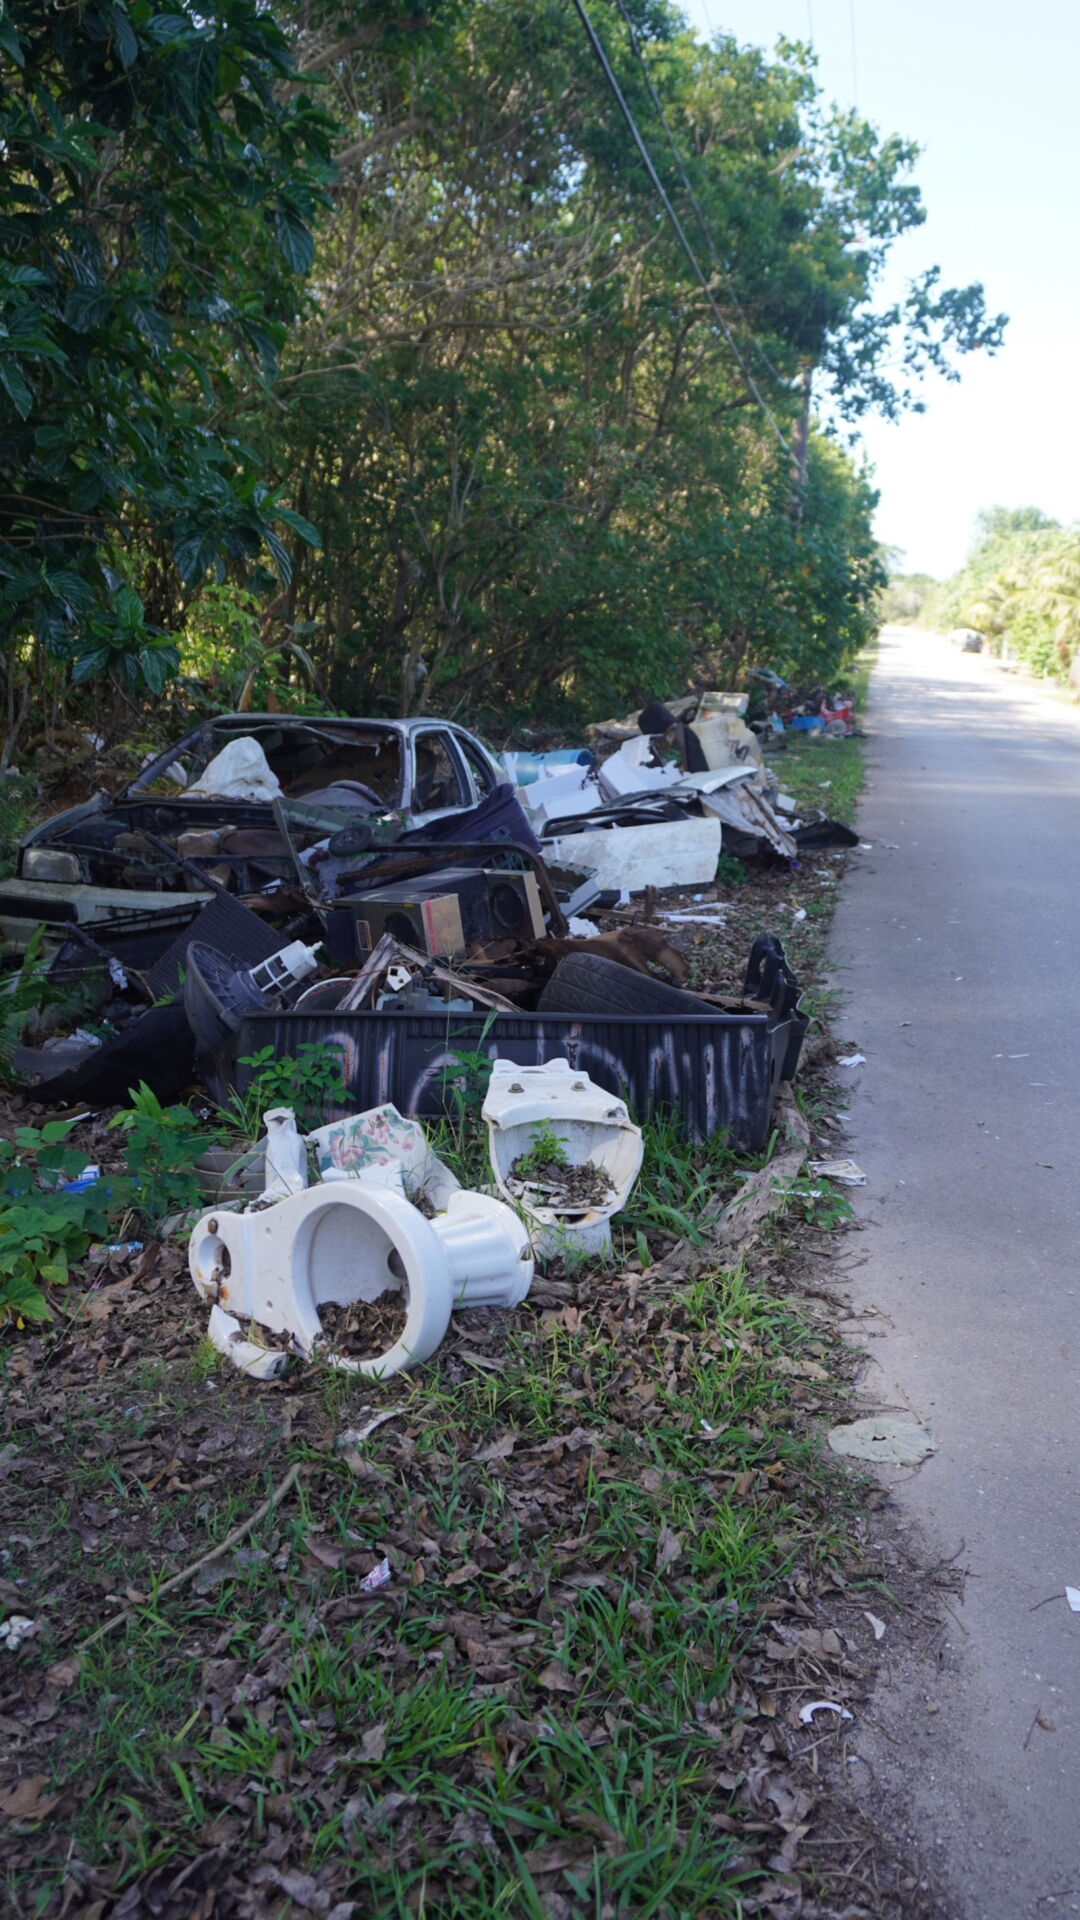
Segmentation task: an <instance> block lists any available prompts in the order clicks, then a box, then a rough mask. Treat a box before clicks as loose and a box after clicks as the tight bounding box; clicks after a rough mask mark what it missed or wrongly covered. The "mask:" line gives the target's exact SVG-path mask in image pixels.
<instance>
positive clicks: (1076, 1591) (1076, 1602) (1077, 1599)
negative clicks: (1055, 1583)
mask: <svg viewBox="0 0 1080 1920" xmlns="http://www.w3.org/2000/svg"><path fill="white" fill-rule="evenodd" d="M1065 1598H1066V1600H1067V1601H1068V1603H1069V1605H1070V1607H1071V1608H1072V1610H1073V1612H1074V1613H1080V1587H1066V1589H1065Z"/></svg>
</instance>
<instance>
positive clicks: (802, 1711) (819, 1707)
mask: <svg viewBox="0 0 1080 1920" xmlns="http://www.w3.org/2000/svg"><path fill="white" fill-rule="evenodd" d="M815 1713H838V1714H839V1715H840V1718H841V1720H853V1719H854V1717H855V1716H854V1714H851V1713H849V1712H848V1710H847V1708H846V1707H842V1706H841V1705H840V1702H839V1700H808V1701H807V1703H806V1705H805V1707H800V1708H799V1719H800V1720H801V1721H802V1723H803V1726H804V1727H808V1726H809V1725H810V1722H811V1720H812V1719H813V1717H814V1715H815Z"/></svg>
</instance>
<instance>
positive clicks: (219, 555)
mask: <svg viewBox="0 0 1080 1920" xmlns="http://www.w3.org/2000/svg"><path fill="white" fill-rule="evenodd" d="M590 13H591V17H592V19H593V21H594V23H595V27H596V31H597V33H598V34H599V36H600V39H601V42H602V44H603V46H604V47H605V49H606V52H607V55H608V58H609V60H610V62H611V65H612V68H613V70H614V73H615V75H616V76H617V80H618V84H619V85H620V87H621V89H622V91H623V94H624V96H625V99H626V102H627V104H628V107H629V109H630V112H631V113H632V115H633V116H634V119H635V121H636V124H637V126H638V128H639V129H640V131H641V135H642V138H643V140H644V142H645V144H646V146H647V148H648V150H649V152H650V154H651V156H652V159H653V161H654V163H655V166H656V168H657V170H658V172H659V174H660V176H661V179H662V182H663V185H664V187H665V189H666V191H667V193H668V194H669V196H670V198H671V201H672V204H673V205H674V206H675V207H676V208H677V210H678V214H679V217H680V219H681V220H682V222H683V225H684V227H685V230H686V232H687V234H688V235H689V237H690V242H691V246H692V248H693V249H694V251H695V253H696V256H697V259H698V261H699V262H700V265H701V268H702V271H703V276H704V279H705V280H706V282H707V286H703V285H702V284H701V281H700V280H699V279H698V278H697V277H695V274H694V273H693V272H692V271H691V268H690V266H689V265H688V262H687V260H686V258H685V257H684V253H683V251H682V249H681V247H680V244H679V241H678V239H677V237H676V235H675V233H674V232H673V230H672V227H671V225H670V223H669V221H668V219H667V217H666V215H665V212H664V209H663V206H662V204H661V201H660V199H659V198H658V195H657V192H656V186H655V182H654V181H653V179H651V178H650V175H649V172H648V170H647V168H646V166H645V164H644V162H643V160H642V157H641V153H640V151H639V150H638V148H637V147H636V146H635V144H634V142H633V140H632V138H631V135H630V132H629V129H628V127H627V126H626V124H625V121H624V119H623V117H622V115H621V113H620V110H619V107H618V104H617V102H616V100H615V99H614V97H613V94H612V92H611V90H610V88H609V86H608V82H607V79H606V77H605V75H604V73H603V71H602V70H601V68H600V66H599V64H598V63H597V62H596V60H595V59H594V58H593V57H592V53H591V51H590V46H589V43H588V41H587V39H586V37H585V34H584V32H583V30H582V26H581V22H580V20H579V19H578V16H577V14H576V13H575V12H574V10H573V7H572V6H571V5H570V0H529V3H528V4H526V3H525V0H366V4H364V5H362V6H360V7H359V8H356V9H354V10H353V11H352V12H351V13H349V14H348V15H344V16H343V15H342V14H341V13H340V12H339V11H338V10H335V9H332V8H329V7H327V6H326V4H325V0H285V3H283V4H278V5H275V7H274V8H273V10H272V11H271V10H269V9H268V8H267V7H266V6H263V5H258V4H254V3H253V0H229V3H228V4H227V5H225V6H220V7H212V8H210V9H209V10H206V9H200V10H199V11H198V12H196V11H195V10H194V9H190V8H187V7H185V6H184V5H183V4H178V3H177V0H172V4H171V5H170V6H169V7H168V8H167V9H166V10H165V11H161V12H154V11H151V9H150V7H149V4H148V0H129V4H125V3H124V0H115V3H114V0H90V4H88V5H86V6H84V7H81V8H80V9H79V10H77V11H74V12H70V13H69V12H67V11H63V12H60V13H57V12H56V10H54V9H49V8H47V7H46V6H45V5H44V0H14V4H13V6H12V7H10V8H9V9H8V11H7V12H5V13H4V14H3V16H2V22H3V24H2V26H0V48H2V52H0V60H2V62H3V69H2V81H3V88H2V91H0V122H2V137H3V138H4V140H5V143H6V147H7V151H8V153H9V155H10V156H11V158H12V160H13V162H14V165H13V166H12V167H10V168H9V172H8V175H7V178H6V182H5V185H4V187H3V188H0V199H2V204H0V288H2V289H3V294H2V297H3V299H4V301H5V303H6V304H5V306H4V309H3V314H4V320H5V324H6V327H7V332H6V334H3V335H0V488H2V490H3V492H2V497H0V623H2V624H0V641H3V639H4V638H5V637H6V640H7V643H8V646H9V650H10V649H11V648H15V649H16V650H17V649H18V647H19V646H20V645H23V646H25V644H26V636H27V635H28V634H32V635H33V636H34V643H35V644H36V645H37V646H38V647H39V648H42V649H44V650H45V652H46V653H47V654H48V655H50V656H55V657H57V658H59V659H60V660H61V661H63V662H67V663H70V665H71V666H72V667H73V670H74V673H75V675H76V676H77V677H85V676H90V675H93V674H100V673H101V672H102V671H104V670H106V669H107V668H109V667H110V665H113V664H115V665H117V666H118V667H119V669H120V671H121V673H122V674H123V675H124V676H126V679H127V681H128V683H129V684H130V685H135V684H136V683H137V682H138V680H139V679H140V677H141V678H142V680H144V681H145V682H147V683H148V684H149V685H150V686H151V687H152V688H160V687H161V686H162V685H163V684H164V682H165V681H166V679H167V678H168V677H169V676H170V675H172V674H173V673H174V671H175V660H176V655H175V651H174V648H175V645H176V643H177V641H178V640H180V641H182V642H183V644H184V646H185V648H186V651H185V655H184V658H185V661H186V662H187V663H189V664H190V662H191V661H193V660H196V659H198V660H203V661H204V660H205V658H206V655H207V651H208V647H209V646H210V644H211V642H210V638H209V636H210V635H211V634H213V635H221V636H226V637H224V638H222V641H221V644H220V647H219V653H218V683H219V687H220V689H221V691H222V693H223V695H224V694H226V693H227V692H228V690H229V687H230V686H231V685H233V684H239V683H240V681H241V680H242V681H243V683H244V684H245V685H247V684H249V683H250V679H251V674H252V671H253V668H252V660H253V658H256V659H257V658H258V657H259V656H260V649H264V650H265V657H266V659H267V661H269V660H270V658H271V654H270V651H269V650H270V649H271V648H274V649H276V651H275V652H274V654H273V656H272V657H273V660H274V662H275V663H277V664H276V665H275V668H274V669H273V670H274V671H276V672H278V673H280V672H283V671H284V672H292V671H294V670H296V666H295V663H296V662H297V660H298V659H300V658H301V657H302V658H303V659H304V660H308V661H310V663H311V665H312V670H313V672H314V673H315V674H316V675H317V676H318V677H319V678H320V681H321V683H322V684H324V685H325V686H326V688H327V689H328V691H329V695H330V697H331V698H332V700H333V701H335V702H336V703H338V704H340V705H341V706H343V707H345V708H348V709H351V710H353V711H357V710H362V709H365V708H367V709H372V710H375V711H380V710H381V711H389V710H402V711H410V710H413V709H415V708H417V707H421V706H432V707H438V708H441V709H442V710H444V711H455V712H464V713H468V714H470V715H471V716H472V717H473V718H476V719H479V720H481V721H483V720H487V721H488V723H489V724H491V725H493V726H495V725H502V724H503V723H504V722H509V723H512V722H516V721H517V722H519V721H521V720H523V719H526V718H531V719H537V718H539V719H541V720H543V721H551V722H555V723H557V722H559V721H565V720H569V719H570V718H571V717H574V716H577V717H580V716H581V715H582V714H584V713H586V712H587V711H588V710H589V708H590V707H595V706H596V705H597V704H599V705H600V706H606V705H609V704H612V703H615V704H618V703H620V702H623V703H626V702H629V701H630V700H631V699H633V698H636V697H641V698H644V697H646V695H648V694H650V693H653V692H657V691H662V690H665V689H668V690H670V689H671V688H672V687H673V686H674V685H676V684H678V683H679V682H680V681H682V680H684V679H685V678H686V677H687V676H688V675H690V674H693V673H696V674H698V675H699V676H700V677H703V678H707V679H712V680H716V679H726V678H730V677H731V676H732V675H737V674H738V673H739V672H740V671H741V670H742V669H744V668H745V667H746V666H748V665H750V664H752V663H754V662H755V661H756V662H760V663H768V664H771V665H773V666H775V667H777V668H779V669H780V670H781V671H784V672H787V673H793V674H804V673H805V674H809V675H812V676H814V677H816V678H817V677H820V678H827V677H828V676H829V675H830V674H831V673H832V672H834V671H835V670H837V669H838V668H839V667H840V666H841V665H842V663H843V661H844V659H845V658H846V657H847V656H848V655H849V654H850V653H851V651H852V650H853V649H854V648H855V647H856V646H857V645H858V643H859V642H860V641H861V640H862V639H863V638H864V637H865V635H866V633H867V632H868V630H869V627H870V624H871V621H872V618H873V613H872V608H873V596H874V593H875V590H876V588H877V586H878V585H879V583H880V579H881V569H880V564H879V561H878V557H877V551H876V548H875V545H874V542H873V539H872V535H871V517H872V511H873V505H874V494H873V489H872V484H871V480H870V477H869V476H868V475H867V474H866V473H865V472H864V471H863V470H862V468H861V467H860V465H859V463H858V460H857V459H856V458H853V457H852V455H851V454H850V453H849V452H848V451H846V450H845V448H844V447H843V445H842V443H841V440H840V438H839V437H838V434H837V431H836V427H835V423H840V422H842V421H843V420H845V419H846V420H850V421H857V420H858V419H859V418H860V417H861V416H862V415H863V414H864V413H865V412H866V411H867V410H868V409H871V408H875V409H879V410H883V411H884V412H886V413H888V414H896V413H898V412H899V411H901V410H902V409H903V408H904V407H905V406H908V405H913V404H918V390H917V383H918V379H919V377H920V375H921V374H922V373H923V372H924V371H926V370H927V369H928V368H937V369H938V370H940V371H944V372H946V373H947V374H949V375H955V373H956V369H957V361H958V358H959V357H961V356H962V355H963V354H965V353H967V352H970V351H973V350H976V349H988V350H993V348H994V346H995V345H996V344H997V343H998V341H999V340H1000V337H1001V331H1002V326H1003V321H1002V320H1001V319H1000V318H998V319H991V318H990V317H988V315H987V313H986V311H985V306H984V302H983V296H982V290H981V288H978V287H969V288H966V289H960V290H957V289H948V288H943V287H942V285H941V282H940V276H939V275H938V274H937V273H936V271H935V272H934V273H932V274H930V275H928V276H925V277H924V278H923V280H922V281H921V282H919V283H918V285H916V286H915V287H913V288H912V289H911V290H910V293H909V295H908V296H907V297H906V298H905V299H904V300H901V301H899V302H897V303H895V304H894V305H893V306H892V307H890V308H887V309H885V310H881V309H880V307H879V305H878V304H877V301H876V288H877V285H878V282H879V279H880V275H881V272H882V269H883V266H884V262H885V259H886V257H887V254H888V249H889V247H890V245H891V244H892V242H893V240H894V239H895V238H896V237H897V236H898V235H899V234H901V233H903V232H905V231H907V230H908V229H910V228H911V227H912V226H915V225H917V224H918V223H919V222H920V221H921V220H922V218H923V210H922V206H921V202H920V199H919V194H918V190H917V188H916V187H915V186H914V184H913V183H912V180H911V177H910V176H911V168H912V166H913V163H914V160H915V150H914V149H913V148H912V146H911V145H910V144H909V143H907V142H904V141H903V140H901V139H899V138H897V137H891V136H890V137H886V138H882V137H881V136H879V135H878V134H877V133H876V131H875V130H874V129H873V128H872V127H870V126H868V125H867V124H866V123H865V122H864V121H862V120H860V119H859V118H858V117H857V116H856V115H854V114H851V113H844V114H839V113H835V112H834V113H829V112H826V111H825V110H824V108H823V106H822V103H821V100H820V97H819V95H818V93H817V89H816V85H815V82H814V77H813V67H812V61H811V57H810V55H809V53H808V51H807V49H805V48H802V47H799V46H797V45H794V44H791V45H782V46H781V48H780V50H779V52H778V54H777V55H776V56H775V57H774V58H771V59H770V58H767V57H766V56H765V54H763V53H762V52H761V51H760V50H758V49H756V48H752V47H742V46H739V45H738V44H737V43H736V42H735V41H734V40H732V39H730V38H727V37H724V36H718V37H717V38H716V40H715V41H714V42H713V44H712V45H706V44H704V43H703V42H702V41H701V40H699V39H697V38H696V37H695V36H694V35H693V34H691V33H690V32H689V30H688V29H687V26H686V23H685V21H684V19H683V18H682V16H681V15H680V14H679V12H678V11H677V9H676V8H675V7H674V6H672V5H670V4H668V0H593V4H592V5H591V7H590ZM331 134H332V139H331ZM331 149H332V153H333V161H334V168H333V171H332V170H331V166H330V160H331ZM305 277H306V289H305V287H304V285H303V281H304V279H305ZM819 409H820V410H821V411H822V412H823V415H824V417H827V418H828V419H830V420H832V421H833V422H834V429H833V430H832V431H831V432H825V431H823V430H822V429H821V427H820V426H819V425H818V424H817V420H818V413H819ZM316 529H317V530H318V532H317V533H316ZM319 541H321V545H320V544H318V542H319ZM268 556H269V558H271V559H272V560H273V561H274V563H275V564H276V568H277V576H278V577H277V581H276V582H274V581H273V580H272V579H271V578H270V576H269V574H268V572H267V570H266V566H265V560H266V558H267V557H268ZM253 569H254V570H253ZM214 579H217V580H218V581H219V582H221V581H222V580H224V581H225V587H224V588H223V589H221V591H224V592H225V593H226V594H227V595H228V594H230V593H231V594H232V596H233V598H232V600H231V602H230V606H231V608H232V612H231V614H230V616H229V618H228V619H226V620H224V621H223V617H222V602H221V600H220V597H219V598H218V599H216V600H215V599H211V598H207V597H206V596H205V595H204V596H203V597H200V591H199V589H200V583H201V582H206V581H210V580H214ZM251 596H253V599H252V597H251ZM214 644H215V645H217V641H215V642H214ZM301 650H302V651H301ZM286 661H287V662H289V663H290V665H289V666H288V667H287V668H286V667H283V666H282V665H281V663H282V662H286ZM268 671H269V669H268Z"/></svg>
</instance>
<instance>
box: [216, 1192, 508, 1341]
mask: <svg viewBox="0 0 1080 1920" xmlns="http://www.w3.org/2000/svg"><path fill="white" fill-rule="evenodd" d="M395 1175H396V1177H395ZM376 1178H377V1181H378V1184H376V1181H375V1180H367V1179H365V1178H364V1177H363V1175H362V1174H361V1175H360V1176H359V1177H357V1176H356V1175H348V1174H346V1175H344V1177H339V1178H337V1179H333V1178H332V1179H330V1180H327V1181H325V1182H323V1183H322V1184H320V1185H318V1186H314V1187H308V1188H307V1189H305V1190H304V1191H302V1192H299V1193H293V1194H290V1195H288V1197H287V1198H284V1199H281V1200H279V1201H277V1202H276V1203H275V1204H273V1205H270V1206H263V1207H256V1208H254V1209H250V1210H249V1211H247V1212H246V1213H229V1212H226V1211H224V1210H222V1209H219V1210H214V1209H211V1210H209V1211H208V1212H207V1213H206V1214H204V1216H203V1218H202V1219H201V1220H200V1221H199V1222H198V1224H197V1226H196V1227H195V1229H194V1231H193V1233H192V1235H191V1241H190V1245H189V1249H188V1262H189V1266H190V1269H191V1276H192V1279H193V1280H194V1282H195V1285H196V1287H197V1288H198V1291H199V1293H200V1294H201V1295H202V1297H203V1299H204V1300H206V1301H208V1302H209V1303H210V1305H211V1307H212V1309H213V1311H212V1313H211V1316H210V1326H209V1334H210V1338H211V1339H212V1340H213V1342H214V1344H215V1346H217V1347H219V1348H220V1349H221V1350H222V1351H223V1352H225V1353H227V1354H229V1357H230V1358H231V1359H233V1360H234V1361H235V1362H236V1364H237V1365H238V1366H241V1367H243V1368H244V1370H245V1371H246V1372H249V1373H251V1374H253V1375H254V1376H255V1377H257V1378H263V1379H265V1378H271V1377H273V1375H274V1374H276V1373H280V1371H281V1370H282V1368H283V1367H284V1366H285V1364H286V1362H287V1359H288V1355H289V1353H290V1352H291V1353H294V1354H300V1355H302V1356H304V1357H305V1358H318V1359H320V1360H323V1361H325V1362H326V1363H327V1364H328V1365H331V1366H335V1367H342V1368H346V1369H348V1370H349V1371H351V1372H355V1373H362V1374H366V1375H368V1376H370V1377H372V1378H376V1379H381V1378H385V1377H387V1376H388V1375H390V1374H393V1373H398V1372H400V1371H401V1370H402V1369H403V1368H405V1367H413V1366H417V1365H419V1364H420V1363H421V1362H423V1361H424V1360H428V1359H430V1357H431V1355H432V1354H433V1353H434V1352H435V1350H436V1348H437V1347H438V1346H439V1344H440V1342H441V1341H442V1339H443V1337H444V1335H445V1333H446V1330H447V1327H448V1326H449V1323H450V1315H451V1313H452V1312H453V1310H454V1308H455V1307H494V1306H501V1307H515V1306H517V1305H519V1303H520V1302H521V1301H522V1300H523V1299H524V1298H525V1295H526V1294H527V1293H528V1291H529V1287H530V1286H531V1284H532V1276H533V1258H532V1248H531V1246H530V1243H529V1233H528V1229H527V1227H526V1226H525V1225H524V1224H523V1223H522V1221H521V1220H520V1219H519V1218H518V1216H517V1215H516V1214H515V1213H514V1211H513V1210H512V1209H511V1208H510V1207H508V1206H506V1205H504V1204H503V1202H502V1201H501V1200H495V1199H492V1198H489V1197H488V1196H487V1195H485V1194H479V1193H470V1192H464V1191H459V1192H456V1193H452V1194H451V1195H450V1196H449V1201H448V1205H447V1210H446V1212H445V1213H442V1214H439V1215H438V1216H437V1217H436V1218H435V1219H433V1220H428V1219H425V1217H424V1215H423V1214H422V1213H421V1212H420V1211H419V1209H418V1208H416V1207H414V1206H413V1205H412V1203H411V1201H409V1200H407V1199H406V1198H405V1194H404V1191H403V1189H402V1187H401V1184H400V1180H401V1176H400V1169H396V1170H391V1169H390V1168H381V1169H379V1173H378V1175H377V1176H376ZM395 1292H397V1293H404V1295H405V1304H406V1320H405V1326H404V1328H403V1329H402V1332H401V1335H400V1337H399V1339H398V1340H396V1341H395V1342H394V1344H393V1345H392V1346H390V1347H388V1348H387V1350H386V1352H385V1353H382V1354H378V1355H376V1356H374V1357H372V1358H370V1359H363V1360H356V1359H353V1358H351V1357H350V1356H348V1355H346V1354H341V1353H337V1352H335V1351H334V1349H333V1346H332V1344H331V1342H330V1340H329V1338H328V1336H327V1335H326V1334H325V1333H324V1330H323V1326H322V1322H321V1319H320V1314H319V1310H320V1308H321V1307H325V1306H330V1305H333V1306H353V1305H356V1304H357V1303H359V1302H362V1301H374V1300H377V1299H379V1298H380V1297H381V1296H382V1295H384V1294H386V1293H395ZM251 1323H254V1326H253V1327H252V1325H251ZM260 1327H262V1328H266V1329H267V1330H268V1331H269V1332H270V1333H272V1334H276V1335H279V1336H281V1335H284V1336H286V1337H287V1340H288V1346H287V1349H286V1350H285V1351H279V1350H270V1349H268V1348H266V1347H264V1346H262V1345H260V1344H259V1341H258V1338H257V1329H258V1328H260ZM249 1330H250V1331H249ZM251 1332H254V1333H255V1334H256V1337H255V1338H251V1337H250V1333H251Z"/></svg>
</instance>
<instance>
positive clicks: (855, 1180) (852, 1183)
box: [810, 1160, 866, 1187]
mask: <svg viewBox="0 0 1080 1920" xmlns="http://www.w3.org/2000/svg"><path fill="white" fill-rule="evenodd" d="M810 1171H811V1173H816V1174H817V1176H818V1178H819V1180H835V1181H837V1182H838V1184H839V1185H840V1186H842V1187H865V1185H866V1175H865V1173H864V1172H863V1170H862V1168H861V1167H857V1166H856V1164H855V1162H854V1160H811V1162H810Z"/></svg>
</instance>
